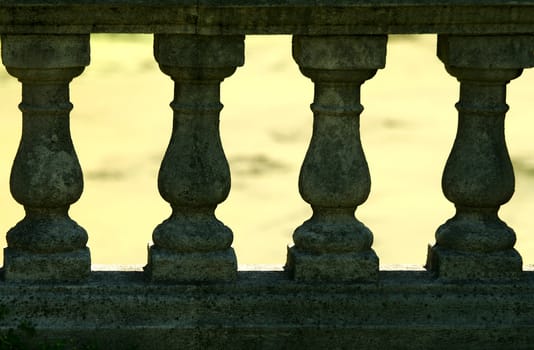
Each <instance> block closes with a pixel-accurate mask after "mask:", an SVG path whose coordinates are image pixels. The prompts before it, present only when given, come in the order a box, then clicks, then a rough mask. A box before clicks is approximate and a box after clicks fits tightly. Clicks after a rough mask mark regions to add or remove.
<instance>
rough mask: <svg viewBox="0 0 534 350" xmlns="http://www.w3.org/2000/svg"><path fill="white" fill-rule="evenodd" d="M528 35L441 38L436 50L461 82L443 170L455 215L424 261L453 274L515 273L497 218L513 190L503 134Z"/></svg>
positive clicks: (517, 262) (528, 61)
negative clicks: (508, 99) (508, 89)
mask: <svg viewBox="0 0 534 350" xmlns="http://www.w3.org/2000/svg"><path fill="white" fill-rule="evenodd" d="M533 45H534V39H532V37H529V36H446V35H443V36H439V39H438V56H439V58H440V59H441V60H442V61H443V63H444V64H445V67H446V69H447V71H448V72H449V73H450V74H451V75H453V76H455V77H456V78H457V79H458V81H459V82H460V101H459V102H458V103H457V104H456V108H457V109H458V113H459V115H458V131H457V134H456V139H455V141H454V145H453V148H452V151H451V153H450V155H449V159H448V160H447V164H446V166H445V170H444V173H443V180H442V186H443V192H444V194H445V196H446V197H447V199H449V200H450V201H451V202H453V203H454V204H455V206H456V215H455V216H454V217H453V218H451V219H449V220H448V221H447V222H446V223H445V224H443V225H441V226H440V227H439V229H438V230H437V232H436V245H435V246H434V247H432V249H431V250H430V251H429V257H428V261H427V267H428V268H430V269H431V270H434V271H435V272H437V274H438V275H439V277H442V278H445V279H447V278H450V279H465V278H500V277H514V276H517V275H518V273H519V272H520V271H521V265H522V261H521V256H520V255H519V253H518V252H517V251H516V250H515V249H514V244H515V240H516V237H515V233H514V231H513V230H512V229H511V228H510V227H508V226H507V225H506V223H504V222H503V221H502V220H501V219H499V217H498V215H497V212H498V210H499V207H500V206H501V205H503V204H504V203H506V202H508V200H510V198H511V197H512V194H513V192H514V173H513V168H512V163H511V161H510V157H509V155H508V150H507V148H506V143H505V137H504V117H505V114H506V111H507V110H508V105H507V104H506V84H508V82H509V81H510V80H512V79H514V78H517V77H518V76H519V75H520V74H521V72H522V68H523V67H528V66H531V65H532V63H533V61H534V57H533V56H532V54H531V53H532V49H533V48H534V47H533Z"/></svg>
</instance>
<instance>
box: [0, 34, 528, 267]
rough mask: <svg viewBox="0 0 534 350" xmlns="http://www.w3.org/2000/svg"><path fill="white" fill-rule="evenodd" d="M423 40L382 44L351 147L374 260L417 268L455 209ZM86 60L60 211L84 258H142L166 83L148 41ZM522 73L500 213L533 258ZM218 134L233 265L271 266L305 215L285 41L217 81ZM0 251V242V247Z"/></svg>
mask: <svg viewBox="0 0 534 350" xmlns="http://www.w3.org/2000/svg"><path fill="white" fill-rule="evenodd" d="M435 42H436V37H435V36H434V35H421V36H390V40H389V43H388V56H387V64H386V68H385V69H383V70H381V71H379V72H378V73H377V75H376V77H375V78H373V79H372V80H370V81H368V82H367V83H365V84H364V86H363V87H362V103H363V104H364V106H365V111H364V112H363V114H362V116H361V135H362V143H363V147H364V150H365V153H366V156H367V160H368V163H369V168H370V171H371V177H372V189H371V195H370V196H369V199H368V200H367V202H366V203H364V204H363V205H362V206H361V207H359V208H358V210H357V212H356V215H357V217H358V218H359V219H360V220H361V221H363V222H364V223H365V224H366V225H367V226H368V227H369V228H370V229H371V230H372V231H373V233H374V237H375V243H374V246H373V247H374V249H375V250H376V252H377V254H378V255H379V257H380V262H381V264H382V265H386V264H387V265H389V264H419V265H422V264H424V261H425V256H426V246H427V245H428V244H429V243H433V242H434V232H435V230H436V228H437V227H438V226H439V225H441V224H442V223H443V222H444V221H445V220H446V219H448V218H449V217H451V216H452V215H453V213H454V211H453V205H452V204H451V203H449V202H448V201H447V200H446V199H445V197H444V196H443V195H442V193H441V173H442V170H443V167H444V164H445V161H446V159H447V156H448V153H449V151H450V148H451V146H452V143H453V140H454V135H455V131H456V118H457V117H456V110H455V109H454V104H455V103H456V101H457V100H458V83H457V82H456V80H455V79H454V78H452V77H451V76H449V75H448V74H447V73H446V71H445V69H444V67H443V65H442V64H441V62H440V61H439V60H438V59H437V57H436V55H435ZM91 45H92V47H91V51H92V54H91V56H92V62H91V65H90V66H89V67H87V69H86V70H85V72H84V74H83V75H82V76H81V77H78V78H76V79H75V80H74V81H73V83H72V84H71V100H72V102H73V103H74V105H75V108H74V110H73V112H72V114H71V130H72V138H73V141H74V145H75V148H76V151H77V154H78V157H79V159H80V163H81V165H82V168H83V171H84V179H85V189H84V194H83V195H82V198H81V199H80V200H79V201H78V202H77V203H75V204H74V205H73V206H72V207H71V211H70V214H71V217H72V218H73V219H74V220H76V221H77V222H78V223H79V224H80V225H82V226H83V227H85V229H86V230H87V231H88V233H89V237H90V238H89V243H88V245H89V247H90V248H91V254H92V261H93V263H95V264H144V263H145V262H146V245H147V243H148V242H149V241H150V239H151V235H152V230H153V229H154V227H155V226H156V225H157V224H159V223H160V222H161V221H163V220H164V219H165V218H166V217H167V216H168V215H169V214H170V209H169V205H168V203H166V202H165V201H164V200H163V199H162V198H161V197H160V196H159V194H158V191H157V172H158V169H159V165H160V162H161V159H162V156H163V153H164V151H165V148H166V147H167V143H168V140H169V137H170V131H171V122H172V111H171V109H170V107H169V103H170V101H171V100H172V96H173V83H172V81H171V80H170V78H169V77H167V76H166V75H164V74H163V73H161V72H160V70H159V69H158V67H157V64H156V63H155V61H154V59H153V57H152V36H151V35H102V34H99V35H93V36H92V38H91ZM533 74H534V73H532V72H529V71H526V72H524V73H523V75H522V76H521V77H520V78H518V79H516V81H513V82H512V83H511V84H510V85H509V89H508V104H509V105H510V106H511V109H510V112H509V113H508V115H507V123H506V135H507V141H508V147H509V151H510V154H511V157H512V159H513V162H514V166H515V171H516V194H515V196H514V198H513V199H512V200H511V202H510V203H509V204H507V205H505V206H504V207H503V208H502V209H501V212H500V213H501V214H500V216H501V218H502V219H503V220H504V221H506V222H507V223H508V224H509V225H510V226H511V227H513V228H514V229H515V231H516V233H517V237H518V243H517V245H516V248H517V249H518V250H519V252H520V253H521V254H522V256H523V259H524V262H525V263H527V264H531V263H533V262H534V254H533V253H534V239H533V238H532V234H531V222H530V213H532V212H534V200H533V198H534V156H533V150H534V144H533V143H532V142H531V137H530V135H531V134H532V132H533V131H534V119H533V118H532V117H533V116H531V115H530V113H529V111H530V108H529V107H530V103H529V102H531V101H532V89H531V88H530V87H531V85H532V82H534V75H533ZM221 96H222V97H221V99H222V102H223V104H224V105H225V108H224V109H223V112H222V113H221V138H222V143H223V146H224V149H225V153H226V156H227V158H228V160H229V163H230V168H231V171H232V190H231V193H230V196H229V198H228V199H227V200H226V201H225V202H224V203H222V204H221V205H220V206H219V208H218V209H217V216H218V217H219V219H221V220H222V221H223V222H224V223H225V224H226V225H228V226H229V227H230V228H232V230H233V232H234V236H235V239H234V244H233V246H234V248H235V250H236V253H237V256H238V261H239V263H240V264H279V265H281V264H283V263H284V261H285V254H286V246H287V244H288V243H290V242H291V235H292V232H293V230H294V229H295V228H296V227H297V226H299V225H300V224H301V223H302V222H303V221H304V220H306V219H307V218H308V217H309V215H310V213H311V210H310V209H309V206H308V205H307V204H306V203H305V202H304V201H302V199H301V198H300V195H299V193H298V186H297V181H298V173H299V168H300V164H301V163H302V160H303V158H304V155H305V152H306V149H307V145H308V142H309V138H310V135H311V126H312V114H311V111H310V110H309V105H310V103H311V102H312V98H313V85H312V83H311V81H309V80H308V79H307V78H305V77H304V76H302V75H301V74H300V72H299V70H298V67H297V65H296V64H295V63H294V62H293V60H292V58H291V38H290V37H289V36H248V37H247V39H246V59H245V66H244V67H241V68H239V69H238V70H237V71H236V73H235V74H234V75H232V76H231V77H229V78H227V79H226V80H225V81H224V82H223V84H222V91H221ZM0 99H1V101H2V103H1V104H0V120H1V127H0V133H1V137H0V164H1V165H0V232H1V235H2V236H3V235H4V233H5V232H7V230H8V229H9V228H10V227H12V226H13V225H15V224H16V222H17V221H19V220H20V219H21V218H22V217H23V210H22V207H21V206H20V205H19V204H17V203H16V202H15V201H14V200H13V199H12V197H11V195H10V194H9V172H10V167H11V163H12V160H13V157H14V155H15V153H16V149H17V146H18V142H19V139H20V132H21V117H20V112H19V111H18V109H17V105H18V103H19V102H20V84H19V83H18V82H17V81H16V79H15V78H12V77H10V76H8V75H7V73H5V70H2V71H1V72H0ZM0 242H1V244H2V245H3V246H5V239H3V238H2V240H1V241H0Z"/></svg>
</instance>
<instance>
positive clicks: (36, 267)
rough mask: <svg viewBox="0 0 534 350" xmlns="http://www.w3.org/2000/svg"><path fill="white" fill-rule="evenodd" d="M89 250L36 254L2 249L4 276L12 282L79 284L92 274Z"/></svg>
mask: <svg viewBox="0 0 534 350" xmlns="http://www.w3.org/2000/svg"><path fill="white" fill-rule="evenodd" d="M90 261H91V256H90V253H89V248H82V249H77V250H73V251H66V252H54V253H39V252H26V251H24V250H18V249H13V248H4V270H3V272H4V277H5V279H6V280H7V281H9V282H12V281H16V282H26V281H27V282H31V283H35V282H38V281H43V282H49V281H79V280H83V279H85V278H87V277H88V276H89V273H90V271H91V267H90V265H88V262H90Z"/></svg>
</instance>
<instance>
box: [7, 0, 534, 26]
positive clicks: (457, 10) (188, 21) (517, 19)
mask: <svg viewBox="0 0 534 350" xmlns="http://www.w3.org/2000/svg"><path fill="white" fill-rule="evenodd" d="M533 17H534V0H526V1H513V2H512V1H501V2H499V1H485V2H478V1H476V0H461V1H459V0H428V1H422V0H409V1H408V0H397V1H392V0H382V1H380V0H378V1H372V0H359V1H356V0H353V1H348V0H345V1H335V2H331V1H328V0H319V1H314V0H293V1H282V0H277V1H254V0H242V1H241V0H230V1H221V0H219V1H190V0H174V1H171V0H155V1H149V0H114V1H106V0H72V1H67V0H58V1H51V0H39V1H35V0H32V1H30V0H4V1H2V2H1V3H0V33H100V32H102V33H105V32H111V33H199V34H417V33H449V34H462V33H463V34H502V33H532V32H534V22H533V21H532V18H533Z"/></svg>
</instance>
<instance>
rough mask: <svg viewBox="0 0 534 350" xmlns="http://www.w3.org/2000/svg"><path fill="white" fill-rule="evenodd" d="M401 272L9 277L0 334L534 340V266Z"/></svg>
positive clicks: (120, 339)
mask: <svg viewBox="0 0 534 350" xmlns="http://www.w3.org/2000/svg"><path fill="white" fill-rule="evenodd" d="M396 268H397V270H382V271H381V272H380V279H379V282H378V283H317V284H315V283H297V282H294V281H292V280H290V279H289V278H288V277H287V275H286V274H285V273H284V272H282V271H279V268H276V270H277V271H275V270H274V269H271V268H268V270H266V271H261V270H262V269H260V270H259V271H258V269H256V268H254V269H252V270H251V269H250V268H249V270H247V271H240V272H239V273H238V279H237V281H235V282H230V283H214V284H197V285H195V284H187V285H186V284H183V285H170V284H150V283H148V282H146V281H145V280H144V277H143V273H142V272H141V271H140V270H139V268H138V267H134V268H126V269H123V270H122V271H93V272H92V273H91V276H90V278H89V280H88V281H87V282H86V283H83V284H31V285H30V284H23V283H20V284H14V283H5V282H0V311H1V312H0V335H1V334H7V332H8V330H9V329H13V331H11V332H12V333H13V332H14V334H15V335H17V334H20V335H21V336H24V337H26V336H27V337H28V339H29V340H31V341H35V344H42V342H48V341H54V342H59V341H62V342H73V344H76V346H79V344H85V345H87V344H89V345H94V344H96V345H98V344H100V346H101V347H102V346H104V347H102V348H117V349H120V348H132V347H134V346H137V347H138V348H151V349H178V348H202V349H204V348H206V349H209V348H215V349H218V348H231V349H241V348H243V349H250V348H262V349H281V348H291V349H320V348H327V347H328V348H347V349H352V348H356V347H357V348H362V349H368V348H373V349H374V348H380V347H381V348H410V349H428V348H433V349H436V348H437V349H439V348H443V349H450V348H454V346H456V348H462V349H467V348H468V349H479V348H480V349H522V348H524V349H527V348H529V346H531V345H532V344H533V342H534V298H532V295H534V271H532V270H531V269H530V268H529V269H528V271H525V272H524V273H523V276H522V278H520V279H518V280H514V281H497V282H491V283H490V282H485V283H482V282H477V281H470V282H464V283H457V284H454V283H443V282H440V281H439V280H436V279H435V278H433V277H432V275H431V274H429V273H428V272H426V271H424V270H420V269H412V268H408V269H403V268H402V267H396ZM25 332H29V333H31V334H29V335H27V334H26V333H25ZM30 336H31V337H30ZM39 342H41V343H39ZM110 344H112V345H113V346H112V347H110V346H111V345H110ZM399 344H400V345H401V346H399ZM408 344H409V346H407V345H408ZM327 345H328V346H327ZM451 346H452V347H451ZM97 348H98V347H97Z"/></svg>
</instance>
